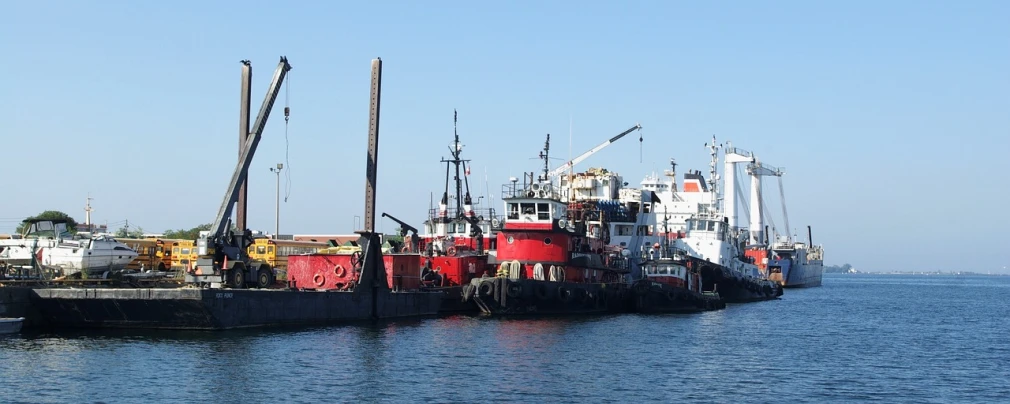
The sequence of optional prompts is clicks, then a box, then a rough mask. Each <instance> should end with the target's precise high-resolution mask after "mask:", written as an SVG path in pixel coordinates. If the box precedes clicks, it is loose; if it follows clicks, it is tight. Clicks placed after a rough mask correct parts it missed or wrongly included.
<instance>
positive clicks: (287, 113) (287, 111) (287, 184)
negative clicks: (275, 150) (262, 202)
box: [284, 73, 291, 203]
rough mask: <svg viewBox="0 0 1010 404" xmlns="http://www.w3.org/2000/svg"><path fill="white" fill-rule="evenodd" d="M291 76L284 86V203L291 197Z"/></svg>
mask: <svg viewBox="0 0 1010 404" xmlns="http://www.w3.org/2000/svg"><path fill="white" fill-rule="evenodd" d="M290 94H291V75H290V73H289V74H288V82H287V83H286V84H284V165H285V166H287V169H288V170H287V171H286V172H285V173H284V202H285V203H287V201H288V197H290V196H291V161H289V160H288V149H289V147H290V144H289V142H288V119H290V118H291V107H290V105H291V102H290V98H291V97H290Z"/></svg>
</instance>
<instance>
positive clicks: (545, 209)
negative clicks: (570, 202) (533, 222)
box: [537, 203, 551, 220]
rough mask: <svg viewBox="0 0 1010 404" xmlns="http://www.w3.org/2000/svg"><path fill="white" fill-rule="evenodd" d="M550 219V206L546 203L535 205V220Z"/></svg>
mask: <svg viewBox="0 0 1010 404" xmlns="http://www.w3.org/2000/svg"><path fill="white" fill-rule="evenodd" d="M550 219H551V205H549V204H546V203H538V204H537V220H550Z"/></svg>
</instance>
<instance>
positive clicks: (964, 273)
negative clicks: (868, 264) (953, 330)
mask: <svg viewBox="0 0 1010 404" xmlns="http://www.w3.org/2000/svg"><path fill="white" fill-rule="evenodd" d="M825 274H831V275H931V276H1010V274H1007V273H981V272H971V271H952V272H940V271H889V272H862V271H859V272H825Z"/></svg>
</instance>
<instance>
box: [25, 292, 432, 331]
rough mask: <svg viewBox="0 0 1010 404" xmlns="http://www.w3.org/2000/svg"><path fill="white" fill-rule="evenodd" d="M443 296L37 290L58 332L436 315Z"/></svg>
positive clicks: (36, 298)
mask: <svg viewBox="0 0 1010 404" xmlns="http://www.w3.org/2000/svg"><path fill="white" fill-rule="evenodd" d="M441 302H442V294H439V293H430V292H391V291H389V290H383V289H379V290H377V291H375V292H372V291H362V292H334V291H300V290H289V289H197V288H137V289H101V288H92V289H63V288H51V289H35V290H34V294H33V296H32V305H33V306H35V307H36V309H37V310H38V312H39V314H40V316H41V317H42V318H41V319H42V320H43V321H44V323H45V324H46V326H48V327H52V328H140V329H182V330H225V329H235V328H254V327H271V326H298V325H326V324H335V323H343V322H352V321H362V320H374V319H392V318H402V317H418V316H433V315H436V314H437V313H438V311H439V307H440V305H441Z"/></svg>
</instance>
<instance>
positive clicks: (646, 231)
mask: <svg viewBox="0 0 1010 404" xmlns="http://www.w3.org/2000/svg"><path fill="white" fill-rule="evenodd" d="M638 235H639V236H651V235H652V226H638Z"/></svg>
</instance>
